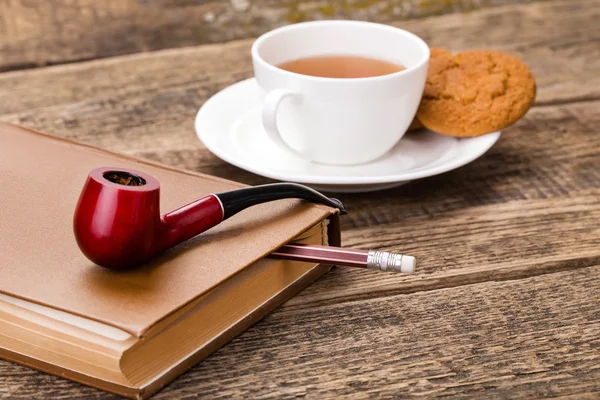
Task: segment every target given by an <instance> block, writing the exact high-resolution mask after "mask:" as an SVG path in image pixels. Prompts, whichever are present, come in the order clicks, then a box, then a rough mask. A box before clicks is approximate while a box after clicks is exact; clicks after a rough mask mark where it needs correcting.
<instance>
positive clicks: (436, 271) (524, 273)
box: [284, 169, 600, 308]
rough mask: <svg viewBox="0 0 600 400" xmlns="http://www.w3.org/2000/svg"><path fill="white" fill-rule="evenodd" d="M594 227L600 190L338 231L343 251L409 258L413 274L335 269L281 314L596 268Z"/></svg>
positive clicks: (599, 238) (599, 247) (599, 245)
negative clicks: (414, 266)
mask: <svg viewBox="0 0 600 400" xmlns="http://www.w3.org/2000/svg"><path fill="white" fill-rule="evenodd" d="M599 170H600V169H599ZM599 186H600V184H599ZM391 212H394V209H393V208H392V211H391ZM599 221H600V188H596V189H592V190H586V191H582V192H580V193H577V194H576V195H575V194H572V195H570V196H564V197H556V198H546V199H537V200H521V201H511V202H506V203H496V204H491V205H486V206H479V207H469V208H468V209H456V210H453V211H448V212H444V213H437V214H436V215H433V214H430V215H421V216H408V217H407V218H406V220H405V221H402V222H396V223H390V224H382V225H379V226H378V225H377V224H376V223H372V224H371V225H370V226H367V227H364V228H361V229H348V230H344V231H343V236H344V245H345V246H348V247H358V248H365V249H368V248H377V249H385V250H395V251H398V252H403V253H407V254H411V255H413V256H415V257H416V258H417V260H418V271H417V273H416V274H414V275H408V276H400V275H396V274H381V273H376V272H371V271H363V270H355V269H347V268H337V269H335V270H333V271H332V272H330V273H329V274H328V275H326V276H325V277H323V278H322V279H321V280H319V281H318V282H317V283H315V284H313V285H312V286H310V287H309V288H307V289H306V290H304V291H303V292H302V293H301V294H300V295H298V296H296V297H295V298H293V299H291V300H290V301H288V302H287V303H286V305H285V306H284V307H291V308H305V307H313V306H315V305H316V304H324V303H340V302H344V301H356V300H359V299H370V298H374V297H385V296H390V295H396V294H400V293H411V292H416V291H424V290H432V289H437V288H448V287H454V286H460V285H466V284H471V283H476V282H484V281H492V280H506V279H518V278H522V277H528V276H534V275H541V274H548V273H552V272H557V271H563V270H571V269H577V268H583V267H587V266H590V265H597V264H600V223H599Z"/></svg>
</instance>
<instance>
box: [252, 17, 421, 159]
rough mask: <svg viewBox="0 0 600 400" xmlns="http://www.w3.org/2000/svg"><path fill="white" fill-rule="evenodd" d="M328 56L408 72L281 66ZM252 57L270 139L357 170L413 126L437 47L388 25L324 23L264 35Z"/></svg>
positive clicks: (355, 22) (280, 144) (386, 149)
mask: <svg viewBox="0 0 600 400" xmlns="http://www.w3.org/2000/svg"><path fill="white" fill-rule="evenodd" d="M324 55H340V56H360V57H367V58H372V59H379V60H383V61H388V62H391V63H394V64H399V65H402V66H404V67H405V68H406V69H405V70H403V71H400V72H395V73H392V74H388V75H381V76H374V77H367V78H324V77H315V76H308V75H302V74H298V73H294V72H289V71H285V70H283V69H281V68H278V67H277V65H280V64H282V63H285V62H288V61H293V60H297V59H301V58H308V57H316V56H324ZM252 60H253V64H254V74H255V76H256V80H257V82H258V85H259V87H260V89H261V96H262V99H263V109H262V120H263V125H264V128H265V130H266V132H267V134H268V135H269V137H270V138H271V139H272V140H273V141H274V142H275V143H276V144H277V145H279V146H280V147H282V148H286V149H289V150H291V151H292V152H294V153H296V154H298V155H300V156H301V157H303V158H305V159H308V160H310V161H314V162H318V163H323V164H334V165H353V164H362V163H366V162H368V161H372V160H374V159H376V158H378V157H380V156H382V155H384V154H385V153H387V152H388V151H389V150H391V148H392V147H394V145H395V144H396V143H397V142H398V140H400V138H402V136H403V135H404V133H405V132H406V130H407V129H408V126H409V125H410V123H411V121H412V120H413V118H414V116H415V114H416V111H417V108H418V106H419V102H420V100H421V95H422V93H423V88H424V86H425V79H426V76H427V65H428V61H429V47H427V44H425V42H424V41H423V40H422V39H420V38H419V37H417V36H415V35H414V34H412V33H410V32H407V31H404V30H402V29H398V28H394V27H391V26H387V25H381V24H376V23H370V22H360V21H316V22H304V23H299V24H294V25H288V26H284V27H282V28H278V29H275V30H272V31H270V32H268V33H266V34H264V35H262V36H261V37H259V38H258V39H257V40H256V42H255V43H254V45H253V46H252Z"/></svg>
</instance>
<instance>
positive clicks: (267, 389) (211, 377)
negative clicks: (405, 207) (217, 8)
mask: <svg viewBox="0 0 600 400" xmlns="http://www.w3.org/2000/svg"><path fill="white" fill-rule="evenodd" d="M599 288H600V265H599V266H595V267H590V268H582V269H577V270H574V271H565V272H560V273H554V274H549V275H543V276H538V277H532V278H525V279H519V280H514V281H504V282H494V281H490V282H482V283H478V284H473V285H464V286H460V287H456V288H452V289H442V290H432V291H424V292H418V293H413V294H409V295H401V294H400V295H389V296H386V297H384V298H375V299H370V300H367V301H352V302H346V303H341V304H331V305H321V306H319V305H316V306H314V307H311V308H309V309H300V310H298V309H289V308H287V309H286V308H283V309H279V310H277V311H275V312H274V313H272V314H270V315H269V316H268V317H267V318H266V319H265V320H263V321H262V322H260V323H258V324H257V325H255V326H254V327H253V328H251V329H250V330H248V331H247V332H246V333H244V335H242V336H241V337H240V338H238V339H236V340H234V341H233V342H232V343H230V344H229V345H227V346H226V347H224V348H222V349H221V350H219V351H218V352H217V353H215V354H214V355H213V356H211V357H209V358H208V359H206V360H205V361H204V362H202V363H200V364H198V365H197V366H195V367H194V368H193V369H192V370H191V371H190V372H189V373H187V374H185V375H183V376H182V377H180V378H179V379H178V380H176V381H175V382H174V383H173V384H171V385H169V386H168V387H166V388H165V389H163V391H162V392H160V393H159V394H158V395H156V396H155V398H156V399H161V398H198V397H205V398H211V399H214V398H231V397H235V398H240V397H243V398H295V397H306V398H346V397H348V398H373V397H385V398H389V397H396V398H406V397H409V396H420V397H424V398H434V397H447V396H450V397H454V396H458V397H470V398H482V397H485V398H502V399H505V398H511V399H521V398H539V397H550V396H557V395H562V396H572V398H582V397H584V396H585V395H587V396H597V394H598V392H599V391H600V368H599V367H598V366H599V365H600V313H599V312H598V304H597V300H598V298H599V296H600V289H599ZM6 374H11V375H12V376H13V377H14V378H13V379H11V380H16V381H17V383H15V386H14V388H12V389H11V388H10V387H9V388H8V390H7V389H4V393H5V394H7V395H9V396H10V397H11V398H14V399H17V398H22V399H26V398H31V397H38V398H69V397H71V396H73V395H78V396H81V397H85V398H88V399H89V398H103V399H104V398H111V396H107V395H106V394H105V393H103V392H99V391H96V390H93V389H90V388H85V387H82V386H80V385H78V384H76V383H72V382H69V381H66V380H62V379H59V378H56V377H52V376H48V375H43V374H36V373H33V372H32V371H31V370H29V369H27V368H24V367H21V366H15V365H12V364H9V363H6V362H3V361H0V375H2V376H3V377H5V378H4V379H6V376H7V375H6ZM9 379H10V378H9ZM0 390H2V389H0ZM0 393H1V392H0Z"/></svg>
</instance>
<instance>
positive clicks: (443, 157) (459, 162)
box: [196, 78, 500, 192]
mask: <svg viewBox="0 0 600 400" xmlns="http://www.w3.org/2000/svg"><path fill="white" fill-rule="evenodd" d="M196 133H197V134H198V138H200V140H201V141H202V143H204V145H205V146H206V148H207V149H208V150H210V151H211V152H212V153H213V154H215V155H216V156H217V157H219V158H221V159H222V160H224V161H226V162H228V163H230V164H233V165H235V166H237V167H239V168H242V169H245V170H247V171H250V172H253V173H255V174H258V175H262V176H265V177H267V178H272V179H277V180H280V181H288V182H297V183H303V184H307V185H310V186H312V187H314V188H315V189H319V190H325V191H333V192H367V191H373V190H381V189H387V188H391V187H394V186H399V185H402V184H404V183H407V182H408V181H411V180H414V179H420V178H425V177H428V176H432V175H437V174H441V173H443V172H447V171H450V170H452V169H455V168H458V167H461V166H463V165H465V164H467V163H469V162H471V161H473V160H475V159H476V158H477V157H479V156H481V155H482V154H484V153H485V152H486V151H487V150H489V149H490V147H492V146H493V145H494V143H496V141H497V140H498V138H500V132H493V133H489V134H487V135H483V136H478V137H475V138H468V139H458V138H453V137H448V136H443V135H438V134H436V133H433V132H431V131H427V130H425V131H422V132H418V133H415V134H406V135H405V136H404V137H403V138H402V139H401V140H400V141H399V142H398V144H396V146H395V147H394V148H393V149H392V150H391V151H390V152H389V153H387V154H386V155H385V156H383V157H381V158H379V159H377V160H375V161H372V162H370V163H367V164H362V165H353V166H332V165H323V164H316V163H312V162H309V161H306V160H304V159H302V158H299V157H298V156H296V155H295V154H293V153H291V152H288V151H287V150H285V149H281V148H279V147H278V146H276V145H275V144H274V143H273V142H271V140H270V139H269V138H268V137H267V134H266V133H265V132H264V130H263V127H262V123H261V120H260V104H259V95H258V86H257V85H256V80H255V79H254V78H251V79H247V80H244V81H241V82H238V83H236V84H234V85H232V86H229V87H228V88H225V89H223V90H222V91H220V92H219V93H217V94H215V95H214V96H213V97H211V98H210V99H209V100H208V101H207V102H206V103H204V105H203V106H202V108H200V111H198V115H197V116H196Z"/></svg>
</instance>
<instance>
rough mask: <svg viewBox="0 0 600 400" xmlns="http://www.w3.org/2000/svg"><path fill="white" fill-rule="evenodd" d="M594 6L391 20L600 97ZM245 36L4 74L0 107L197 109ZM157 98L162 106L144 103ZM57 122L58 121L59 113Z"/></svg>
mask: <svg viewBox="0 0 600 400" xmlns="http://www.w3.org/2000/svg"><path fill="white" fill-rule="evenodd" d="M0 1H1V0H0ZM597 5H600V0H598V1H596V0H593V1H591V2H590V1H588V0H560V1H552V2H541V3H534V4H529V5H521V6H515V7H498V8H491V9H486V10H482V11H478V12H473V13H471V14H468V16H463V15H460V14H453V15H444V16H439V17H432V18H428V19H425V20H409V21H404V22H400V23H394V24H395V25H397V26H400V27H403V28H405V29H408V30H410V31H412V32H415V33H416V34H418V35H420V36H422V37H423V38H424V39H425V40H426V41H427V42H428V43H429V44H430V45H431V46H441V47H445V48H448V49H451V50H453V51H458V50H462V49H467V48H495V49H499V50H502V51H508V52H510V53H511V54H514V55H516V56H518V57H520V58H522V59H523V60H524V61H525V62H526V63H527V64H528V65H530V67H531V69H532V71H533V72H534V74H535V76H536V78H537V82H538V86H539V91H538V96H537V100H538V103H544V104H547V103H553V102H554V103H556V102H565V101H571V100H572V99H580V100H581V99H588V100H589V99H594V98H599V97H600V93H599V91H600V89H599V88H600V77H599V76H598V73H597V71H598V70H599V69H600V54H599V53H600V52H599V51H598V46H597V41H598V40H599V39H600V26H599V25H598V24H597V23H596V21H597V20H598V19H599V18H600V7H599V6H597ZM567 10H568V12H566V11H567ZM524 27H527V29H524ZM251 43H252V41H251V40H249V41H238V42H232V43H227V44H220V45H212V46H200V47H193V48H184V49H174V50H167V51H159V52H152V53H144V54H137V55H132V56H124V57H116V58H112V59H107V60H99V61H96V62H87V63H78V64H74V65H64V66H57V67H53V68H43V69H37V70H31V71H15V72H11V73H4V74H0V93H1V94H2V96H1V97H0V114H12V113H18V112H23V111H28V110H32V109H34V108H39V107H47V106H50V105H52V106H56V107H60V108H61V112H62V113H63V114H64V117H63V118H67V119H68V117H69V114H72V113H75V112H77V111H79V112H81V111H86V110H87V111H88V113H90V112H91V111H93V109H95V108H102V106H103V103H102V102H100V104H96V103H95V102H94V100H95V101H96V102H99V101H100V100H103V101H104V102H106V103H107V104H104V106H105V107H109V108H110V107H112V108H113V109H116V110H118V107H119V105H120V104H121V103H124V102H126V99H131V100H134V99H135V97H136V95H138V97H142V98H144V99H149V98H152V97H151V96H154V97H160V98H158V99H154V100H153V102H149V101H148V102H146V103H143V104H138V105H137V107H136V112H137V113H138V114H139V113H143V112H145V111H147V112H152V113H153V114H154V113H156V112H157V111H159V110H160V109H162V108H163V107H164V106H166V105H170V106H171V107H175V106H177V107H179V108H177V109H176V110H171V109H169V110H168V111H169V113H171V112H172V111H178V112H179V113H183V112H185V113H190V115H193V113H194V112H195V111H196V110H197V108H198V107H199V106H200V105H201V104H202V103H203V102H204V101H205V100H206V98H207V97H208V96H210V95H212V94H214V93H215V92H216V91H218V90H220V89H222V88H223V87H225V86H228V85H230V84H231V83H233V82H236V81H238V80H240V79H244V78H247V77H250V76H251V74H252V65H251V60H250V45H251ZM137 101H138V103H139V102H141V101H142V100H141V99H139V98H138V99H137ZM160 101H162V104H159V106H160V108H159V110H149V109H148V107H150V106H152V104H155V103H156V102H160ZM90 102H91V104H90ZM67 105H69V107H67ZM116 110H115V111H116ZM132 122H133V121H132ZM135 122H136V123H137V124H140V123H142V122H144V121H135ZM67 124H68V123H67ZM56 125H57V126H56V128H60V124H59V123H58V121H57V122H56ZM129 125H131V124H129ZM74 128H75V127H74V126H73V124H72V123H71V124H70V125H69V126H68V127H63V129H64V130H65V133H67V132H68V131H72V130H73V129H74ZM58 133H61V132H58Z"/></svg>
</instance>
